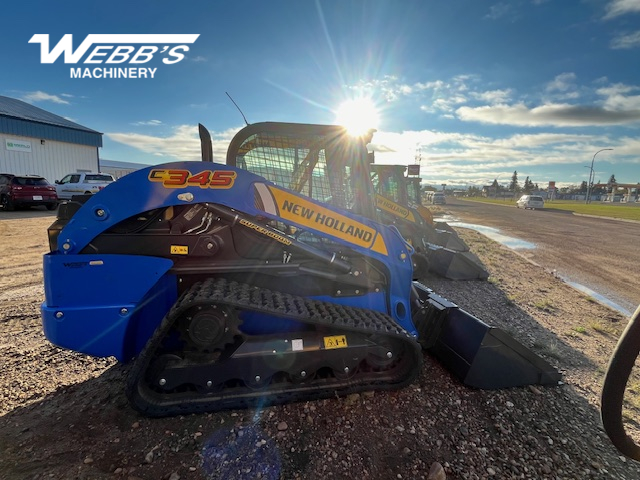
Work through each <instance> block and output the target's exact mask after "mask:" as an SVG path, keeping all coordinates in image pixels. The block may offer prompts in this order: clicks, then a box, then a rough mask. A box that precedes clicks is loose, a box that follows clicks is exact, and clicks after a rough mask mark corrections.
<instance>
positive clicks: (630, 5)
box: [604, 0, 640, 20]
mask: <svg viewBox="0 0 640 480" xmlns="http://www.w3.org/2000/svg"><path fill="white" fill-rule="evenodd" d="M606 11H607V13H606V14H605V16H604V20H610V19H612V18H615V17H619V16H620V15H625V14H627V13H640V2H638V0H612V1H611V2H610V3H609V4H608V5H607V7H606Z"/></svg>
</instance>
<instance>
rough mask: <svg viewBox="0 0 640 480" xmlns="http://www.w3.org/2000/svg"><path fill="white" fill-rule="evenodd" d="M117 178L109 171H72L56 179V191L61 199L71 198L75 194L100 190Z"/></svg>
mask: <svg viewBox="0 0 640 480" xmlns="http://www.w3.org/2000/svg"><path fill="white" fill-rule="evenodd" d="M112 182H115V178H113V176H112V175H110V174H108V173H88V172H82V173H70V174H69V175H65V176H64V177H63V178H62V180H56V191H57V192H58V198H59V199H60V200H70V199H71V197H72V196H74V195H92V194H94V193H97V192H99V191H100V190H102V189H103V188H104V187H106V186H107V185H109V184H110V183H112Z"/></svg>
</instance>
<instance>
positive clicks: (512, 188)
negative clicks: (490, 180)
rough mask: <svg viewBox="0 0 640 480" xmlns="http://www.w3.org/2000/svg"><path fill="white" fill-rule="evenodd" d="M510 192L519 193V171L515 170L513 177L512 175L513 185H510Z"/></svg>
mask: <svg viewBox="0 0 640 480" xmlns="http://www.w3.org/2000/svg"><path fill="white" fill-rule="evenodd" d="M509 190H510V191H511V192H517V191H518V190H519V186H518V172H517V170H515V171H514V172H513V175H511V183H510V184H509Z"/></svg>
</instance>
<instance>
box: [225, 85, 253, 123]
mask: <svg viewBox="0 0 640 480" xmlns="http://www.w3.org/2000/svg"><path fill="white" fill-rule="evenodd" d="M224 93H226V94H227V97H229V100H231V101H232V102H233V104H234V105H235V106H236V108H237V109H238V111H239V112H240V115H242V118H243V119H244V123H245V125H247V126H248V125H249V122H247V117H245V116H244V113H242V110H240V107H239V106H238V104H237V103H236V102H234V101H233V98H231V95H229V92H224Z"/></svg>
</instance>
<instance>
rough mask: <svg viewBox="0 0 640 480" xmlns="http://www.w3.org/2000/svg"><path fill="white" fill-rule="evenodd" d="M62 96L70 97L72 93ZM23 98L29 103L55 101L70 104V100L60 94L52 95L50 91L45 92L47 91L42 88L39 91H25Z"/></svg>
mask: <svg viewBox="0 0 640 480" xmlns="http://www.w3.org/2000/svg"><path fill="white" fill-rule="evenodd" d="M62 96H64V97H70V96H71V95H68V94H64V93H63V94H62ZM22 100H24V101H25V102H28V103H35V102H53V103H62V104H67V105H68V104H69V102H68V101H67V100H64V99H63V98H60V96H58V95H51V94H50V93H45V92H42V91H40V90H38V91H37V92H28V93H25V94H24V95H23V96H22Z"/></svg>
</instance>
